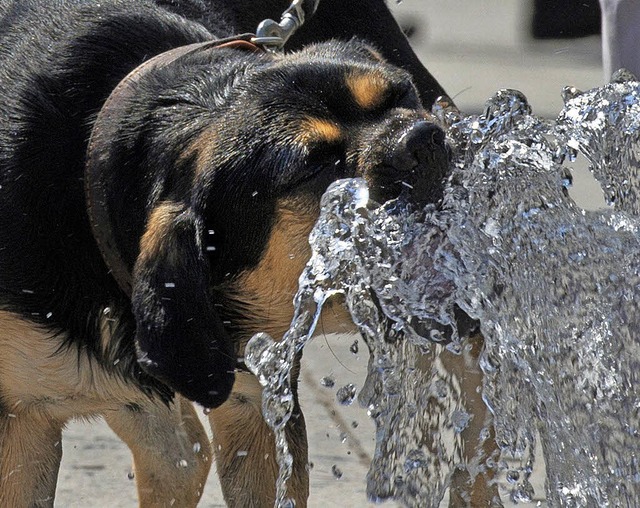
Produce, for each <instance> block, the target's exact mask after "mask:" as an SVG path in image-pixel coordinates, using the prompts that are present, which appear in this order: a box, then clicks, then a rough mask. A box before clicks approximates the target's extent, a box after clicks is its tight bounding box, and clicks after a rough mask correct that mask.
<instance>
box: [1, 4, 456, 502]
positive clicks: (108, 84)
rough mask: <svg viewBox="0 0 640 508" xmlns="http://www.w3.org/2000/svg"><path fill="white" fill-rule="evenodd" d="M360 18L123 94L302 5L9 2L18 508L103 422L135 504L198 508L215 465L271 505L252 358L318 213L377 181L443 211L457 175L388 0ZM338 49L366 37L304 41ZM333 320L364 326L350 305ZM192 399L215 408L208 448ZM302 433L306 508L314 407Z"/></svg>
mask: <svg viewBox="0 0 640 508" xmlns="http://www.w3.org/2000/svg"><path fill="white" fill-rule="evenodd" d="M353 3H361V4H362V6H361V7H362V8H361V9H358V8H357V6H354V5H351V4H350V5H349V8H348V9H346V7H339V6H343V5H344V4H343V3H341V2H339V1H337V0H322V1H321V2H320V6H319V8H318V12H317V13H316V16H315V17H313V18H312V20H311V21H309V23H308V26H306V27H305V28H304V29H303V31H302V32H301V33H300V34H299V35H298V36H296V38H294V39H292V41H291V47H292V48H300V47H302V46H305V49H301V50H300V51H298V52H293V53H289V54H286V55H272V54H269V53H265V52H262V51H260V50H259V49H254V48H248V47H247V45H240V46H226V47H224V46H223V47H213V48H206V47H205V48H204V49H202V50H199V51H193V52H186V53H185V54H184V55H181V56H179V57H172V58H168V59H164V60H162V57H160V58H161V60H160V61H161V62H162V65H157V66H156V67H155V68H153V69H152V70H151V71H145V72H140V73H139V75H137V77H136V79H135V80H134V82H133V83H132V84H131V83H130V85H128V86H129V88H127V90H128V92H127V93H124V94H119V93H117V91H118V90H122V86H120V87H118V84H119V83H120V82H121V80H123V78H125V76H126V75H127V74H128V73H130V72H131V71H132V70H133V69H135V68H136V67H138V66H139V65H140V64H142V63H143V62H144V61H146V60H148V59H150V58H151V57H154V56H155V55H159V54H162V53H164V52H167V51H169V50H172V49H173V48H178V47H183V46H185V45H189V44H193V43H201V42H204V41H208V40H211V39H212V38H218V37H226V36H229V35H233V34H235V33H239V32H245V31H253V30H254V28H255V24H256V23H257V22H258V21H260V20H261V19H262V18H266V17H277V16H278V15H279V13H280V12H281V11H282V10H283V9H284V8H286V4H285V2H281V1H273V0H269V1H265V2H249V1H248V0H246V1H243V0H239V1H235V2H230V1H229V2H227V1H224V2H206V3H205V2H199V1H195V0H194V1H187V0H185V1H178V0H175V1H166V2H163V1H157V2H153V1H141V0H102V1H100V2H98V1H95V2H92V1H80V2H79V1H71V0H69V1H63V0H53V1H52V0H18V1H15V2H7V1H5V2H2V3H0V16H1V17H2V19H1V21H0V92H1V97H2V100H1V101H0V115H1V116H0V195H1V199H0V207H1V210H0V246H1V248H0V309H1V310H0V505H1V506H47V505H51V504H52V503H53V498H54V494H55V486H56V479H57V472H58V467H59V462H60V457H61V447H60V439H61V431H62V428H63V426H64V425H65V422H67V421H68V420H69V419H71V418H74V417H90V416H93V415H103V416H104V417H105V419H106V421H107V422H108V423H109V425H110V426H111V428H112V429H113V430H114V431H115V432H116V433H117V434H118V435H119V436H120V437H121V438H122V439H123V440H124V441H125V442H126V443H127V445H128V446H129V447H130V448H131V450H132V452H133V456H134V464H135V471H136V481H137V485H138V492H139V497H140V503H141V505H143V506H166V505H170V504H174V505H175V506H192V505H195V504H196V503H197V501H198V499H199V498H200V495H201V492H202V488H203V486H204V483H205V481H206V477H207V474H208V471H209V468H210V463H211V457H212V456H213V455H215V460H216V461H217V467H218V473H219V475H220V479H221V483H222V488H223V491H224V495H225V499H226V500H227V502H228V503H229V504H230V505H233V506H272V505H273V501H274V483H275V477H276V469H277V468H276V464H275V461H274V453H273V446H274V445H273V437H272V435H271V434H270V432H269V429H268V428H267V427H266V425H265V423H264V422H263V421H262V418H261V414H260V399H261V389H260V386H259V384H258V382H257V380H256V379H255V378H254V377H253V376H252V375H251V374H250V373H248V372H247V371H246V370H245V369H244V368H243V366H242V364H241V363H238V358H241V357H242V355H243V350H244V346H245V344H246V341H247V340H248V339H249V338H250V337H251V336H252V335H253V334H254V333H256V332H260V331H265V332H268V333H270V334H272V335H273V336H274V337H279V336H281V335H282V333H283V332H284V331H285V330H286V329H287V328H288V326H289V322H290V320H291V317H292V313H293V309H292V303H291V301H292V296H293V294H294V293H295V291H296V288H297V278H298V276H299V274H300V272H301V271H302V268H303V267H304V264H305V263H306V261H307V260H308V258H309V248H308V245H307V241H306V239H307V236H308V234H309V232H310V230H311V227H312V226H313V223H314V221H315V219H316V218H317V215H318V212H319V200H320V196H321V195H322V193H323V192H324V190H325V189H326V188H327V186H328V185H329V184H330V183H331V182H332V181H334V180H336V179H339V178H345V177H353V176H363V177H365V178H366V179H367V180H368V181H369V184H370V186H371V192H372V196H373V197H374V198H375V199H377V200H379V201H384V200H386V199H390V198H394V197H396V196H398V195H399V194H400V193H402V192H409V191H408V190H407V189H408V188H409V187H408V186H404V185H403V184H402V182H406V183H409V184H410V185H411V186H412V187H413V189H414V190H413V191H412V195H411V196H408V197H409V198H410V199H413V200H415V201H418V202H420V203H425V202H428V201H435V200H437V199H438V198H439V196H440V192H441V188H442V181H443V178H444V177H445V171H446V168H447V155H446V149H445V146H444V136H443V134H442V132H441V131H440V129H439V128H438V127H437V126H435V125H434V124H433V122H432V119H431V118H430V116H429V114H428V113H426V112H425V110H424V109H423V106H422V103H421V100H420V96H419V94H421V98H422V101H423V102H424V103H427V104H428V103H430V102H431V101H432V100H433V99H434V97H435V95H437V94H440V93H441V89H440V88H439V86H438V85H437V83H436V82H435V81H434V80H433V78H431V77H430V75H429V74H428V73H427V72H426V71H425V70H424V69H423V68H422V67H421V66H420V64H419V62H418V61H417V60H416V58H415V55H413V53H411V51H410V48H409V46H408V45H407V43H406V40H404V38H403V37H402V35H401V33H400V31H399V29H398V28H397V25H395V23H394V22H393V20H392V18H391V15H390V14H389V12H388V10H387V9H386V7H385V6H384V4H383V2H382V0H380V1H378V0H367V1H365V0H358V1H357V2H356V1H355V0H354V2H353ZM256 4H258V5H256ZM367 7H368V9H367ZM346 10H348V11H349V13H350V14H349V15H350V16H351V19H348V18H347V13H346V12H345V11H346ZM356 12H360V14H358V15H359V16H364V18H368V20H369V21H370V22H371V21H372V20H374V21H376V22H379V21H382V22H383V23H387V26H386V27H385V28H384V29H380V33H376V32H375V31H374V32H372V33H371V34H365V33H357V32H356V31H354V29H353V28H355V27H363V26H364V27H366V26H372V25H373V23H366V22H364V21H366V19H365V20H360V21H359V22H354V20H353V13H356ZM370 16H371V18H369V17H370ZM389 34H391V38H392V39H393V38H394V37H396V38H397V41H398V43H397V45H396V46H395V49H397V52H396V51H390V53H389V54H388V55H387V54H384V51H385V50H384V45H383V44H385V43H388V41H389V37H390V35H389ZM353 35H360V36H366V35H371V37H370V39H373V40H374V42H377V43H378V46H379V48H382V49H374V48H373V46H370V45H368V44H366V43H364V42H360V41H358V40H352V39H351V36H353ZM333 36H339V37H341V38H343V39H344V38H345V37H346V38H347V39H348V40H347V42H338V41H330V42H324V43H321V44H316V45H310V46H307V44H308V43H310V42H314V41H316V40H320V39H327V38H331V37H333ZM385 57H386V58H388V59H389V61H391V62H393V63H396V64H399V65H402V66H405V67H406V68H407V69H408V70H410V71H413V72H416V73H417V74H415V76H416V79H417V83H418V85H419V86H418V89H416V87H415V86H414V84H413V83H412V80H411V78H410V75H409V73H408V72H406V71H403V70H401V69H399V68H397V67H394V66H392V65H391V64H390V63H389V62H387V61H385ZM117 87H118V88H117ZM114 89H116V92H114ZM112 92H113V93H114V94H115V98H114V95H112V98H111V99H109V101H110V102H108V103H107V104H108V105H109V106H108V107H106V106H105V101H106V100H107V98H108V97H109V96H110V95H111V94H112ZM103 107H105V108H106V110H107V111H105V110H104V109H103ZM101 109H102V110H103V111H102V112H101ZM96 118H99V119H100V120H99V121H98V122H97V125H98V126H96ZM92 131H93V134H92ZM90 137H91V139H92V142H91V146H90V149H89V155H88V156H86V153H87V150H88V141H89V139H90ZM96 168H97V169H96ZM105 232H106V233H105ZM114 259H115V262H114ZM330 322H334V329H336V330H339V329H341V327H342V326H348V327H350V326H351V325H350V320H349V319H348V317H347V316H346V314H345V313H344V312H343V311H341V310H340V308H339V306H335V308H334V309H332V312H331V316H329V317H328V318H327V319H326V320H325V328H327V327H329V326H330ZM176 394H177V395H176ZM183 397H185V398H183ZM186 399H189V400H191V401H195V402H197V403H199V404H202V405H204V406H205V407H210V408H216V409H213V410H212V411H211V415H210V420H211V424H212V428H213V432H214V445H215V446H214V448H213V453H212V448H211V446H210V444H209V443H208V439H207V436H206V433H205V432H204V429H202V427H201V425H200V423H199V421H198V419H197V415H196V414H195V412H194V408H193V406H192V404H191V403H190V402H189V401H188V400H186ZM288 431H289V435H290V440H291V443H292V445H291V446H292V451H293V453H294V474H293V478H292V480H291V482H290V487H289V493H290V494H291V495H292V496H293V497H294V498H295V499H296V501H297V504H298V506H304V505H305V504H306V498H307V495H308V475H307V472H306V463H307V451H306V450H307V447H306V434H305V428H304V419H303V417H302V413H301V412H300V410H299V408H298V407H297V404H296V415H295V417H294V418H293V419H292V420H291V422H290V425H289V428H288ZM241 450H242V451H246V452H247V454H246V456H244V455H243V456H239V454H238V451H241ZM176 464H179V465H180V467H176Z"/></svg>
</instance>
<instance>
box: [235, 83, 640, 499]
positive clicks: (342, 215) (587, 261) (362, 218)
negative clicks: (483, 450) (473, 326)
mask: <svg viewBox="0 0 640 508" xmlns="http://www.w3.org/2000/svg"><path fill="white" fill-rule="evenodd" d="M563 97H564V99H565V107H564V108H563V110H562V111H561V112H560V113H559V115H558V118H557V119H556V121H544V120H542V119H540V118H537V117H536V116H535V115H533V114H532V113H531V107H530V106H529V104H528V103H527V101H526V99H525V97H524V96H523V95H522V94H521V93H520V92H517V91H510V90H503V91H500V92H498V93H496V94H495V95H494V96H493V97H491V98H490V99H489V100H488V101H487V105H486V109H485V111H484V113H483V114H482V115H479V116H462V115H460V114H459V113H458V112H457V111H456V110H454V109H453V108H450V107H447V105H446V104H440V105H437V106H436V107H435V109H434V113H435V114H436V116H438V118H439V119H440V121H441V123H442V124H443V126H445V128H446V130H447V136H448V138H449V141H450V143H451V145H452V147H453V153H454V158H453V162H452V166H453V167H452V176H451V178H450V180H449V183H448V186H447V189H446V191H445V198H444V202H443V205H442V206H441V207H439V208H438V209H436V208H435V207H432V206H430V207H427V208H426V209H425V210H420V211H417V212H416V211H412V210H411V209H410V208H409V207H407V206H404V205H403V204H402V203H400V202H390V203H387V204H385V205H384V206H381V207H373V206H372V205H371V204H370V203H369V201H368V191H367V187H366V184H365V183H364V181H362V180H358V179H354V180H345V181H341V182H338V183H336V184H334V185H333V186H332V187H331V188H330V189H329V190H328V191H327V193H326V194H325V196H324V201H323V213H322V215H321V217H320V219H319V221H318V223H317V225H316V227H315V229H314V231H313V233H312V235H311V238H310V242H311V246H312V250H313V255H312V258H311V260H310V262H309V263H308V265H307V267H306V269H305V271H304V273H303V274H302V276H301V278H300V290H299V292H298V294H297V296H296V299H295V305H296V314H295V318H294V320H293V323H292V326H291V329H290V330H289V332H288V333H287V334H286V335H285V337H284V338H282V340H277V341H274V340H273V339H272V338H270V337H268V336H266V335H264V334H259V335H257V336H256V337H254V339H252V341H251V343H250V345H249V347H248V348H247V352H246V362H247V365H249V367H250V368H251V369H252V371H253V372H254V373H255V374H256V375H257V376H258V377H259V379H260V381H261V383H262V385H263V386H264V387H265V390H264V402H263V410H264V414H265V418H266V420H267V422H268V423H269V425H270V426H271V427H272V428H273V429H274V431H275V432H276V436H277V442H278V456H279V461H280V464H281V468H280V479H279V482H278V495H277V501H276V506H287V503H288V502H289V501H288V500H287V496H286V479H287V478H288V475H289V474H290V470H291V458H290V456H289V455H288V447H287V443H286V439H285V437H284V426H285V425H286V422H287V420H288V418H289V415H290V413H291V410H292V404H293V400H292V395H291V389H290V369H291V366H292V364H293V359H294V356H295V354H296V352H297V351H299V350H300V349H301V348H303V347H304V345H305V344H306V342H307V341H308V340H310V337H311V335H312V333H313V331H314V328H315V324H316V322H317V320H318V317H319V313H320V311H321V308H322V305H323V303H324V302H325V300H326V299H327V298H329V297H331V296H332V295H333V294H335V293H342V294H344V295H345V297H346V302H347V306H348V308H349V310H350V312H351V315H352V317H353V320H354V322H355V323H356V324H357V326H358V327H359V329H360V331H361V334H362V335H363V337H364V339H365V342H366V343H367V345H368V347H369V351H370V362H369V369H368V370H369V372H368V377H367V380H366V383H365V386H364V387H363V389H362V390H361V392H360V394H359V396H358V397H359V401H360V403H361V404H363V405H365V407H367V408H368V413H369V415H370V416H371V417H372V418H373V419H374V420H375V422H376V428H377V434H376V443H377V444H376V452H375V456H374V459H373V463H372V465H371V469H370V472H369V476H368V480H367V492H368V495H369V497H370V498H371V499H373V500H382V499H389V498H394V499H396V500H398V501H400V502H401V503H402V504H404V505H406V506H420V507H425V506H438V504H439V502H440V500H441V499H442V497H443V496H444V494H445V492H446V489H447V487H448V484H449V481H450V478H451V474H452V471H453V468H454V467H455V466H456V464H459V463H460V461H462V460H463V458H462V456H461V452H460V446H459V435H460V432H461V431H462V430H463V429H464V428H465V427H466V425H467V424H468V422H469V418H470V416H469V414H468V409H469V408H466V407H465V403H464V400H463V397H461V395H460V393H459V389H458V388H457V385H456V383H455V382H454V380H452V376H451V375H450V374H451V373H448V372H447V369H446V366H445V365H444V363H443V362H442V361H440V359H441V355H442V354H443V353H444V352H446V353H447V354H451V353H453V354H461V352H462V351H463V349H464V348H465V341H464V340H463V339H461V338H460V337H459V336H458V332H457V328H456V318H455V316H456V313H457V311H456V309H457V308H460V309H462V310H464V312H466V314H468V315H469V316H471V317H472V318H473V319H476V320H478V321H479V322H480V327H481V331H482V334H483V336H484V340H485V348H484V352H483V354H482V356H481V359H480V364H481V367H482V370H483V372H484V374H485V381H484V386H483V396H484V400H485V402H486V404H487V406H488V407H489V409H490V410H491V413H492V414H493V420H494V421H493V427H494V429H495V434H496V440H497V443H498V445H499V447H500V449H501V450H502V452H503V454H504V455H505V456H507V455H508V456H511V457H516V458H518V459H520V466H519V467H516V466H513V464H512V463H511V465H509V466H507V463H506V462H503V461H497V462H496V463H495V464H494V467H495V468H496V469H508V471H506V475H507V480H508V481H509V483H511V485H512V492H511V498H512V500H514V501H520V502H523V501H527V500H530V499H531V498H532V495H533V492H532V487H531V485H530V484H529V477H530V475H531V473H532V471H533V470H534V469H535V468H536V467H540V465H539V464H536V462H535V460H534V455H533V450H534V448H535V446H536V442H537V441H538V440H539V443H540V445H541V448H542V451H543V455H544V460H545V465H546V478H547V481H546V493H544V494H545V496H546V499H547V502H548V503H549V504H550V505H552V506H598V507H599V506H640V388H639V387H640V379H639V378H640V338H639V336H638V331H639V330H640V313H639V312H638V311H637V301H638V297H640V263H639V261H638V260H639V259H640V236H639V231H640V229H639V228H640V200H639V198H640V189H639V186H640V180H639V179H638V175H637V172H638V170H639V168H640V162H639V161H640V84H639V83H638V82H636V81H623V80H622V79H620V80H619V82H612V83H610V84H608V85H606V86H604V87H601V88H598V89H594V90H590V91H587V92H584V93H581V92H579V91H577V90H575V89H571V88H567V89H565V90H564V91H563ZM578 156H581V157H585V158H586V160H587V161H588V164H589V168H590V170H591V171H592V173H593V175H594V177H595V178H596V179H597V180H598V181H599V182H600V184H601V186H602V189H603V192H604V195H605V199H606V201H607V203H608V206H607V207H606V208H604V209H601V210H595V211H593V210H592V211H587V210H583V209H582V208H580V207H579V206H578V205H576V203H575V202H574V201H573V199H572V198H571V195H570V192H569V188H570V186H571V181H572V176H571V167H572V164H573V161H575V159H576V157H578ZM443 330H444V331H446V332H447V333H443ZM445 337H450V338H451V340H450V341H443V339H444V338H445ZM424 357H428V359H429V362H428V365H429V366H430V367H428V368H426V369H425V368H423V367H421V366H419V365H417V364H418V363H420V360H419V359H420V358H424ZM487 432H488V429H487Z"/></svg>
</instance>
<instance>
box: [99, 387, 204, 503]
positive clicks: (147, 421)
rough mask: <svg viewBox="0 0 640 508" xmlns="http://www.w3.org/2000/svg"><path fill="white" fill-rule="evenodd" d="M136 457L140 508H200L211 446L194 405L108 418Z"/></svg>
mask: <svg viewBox="0 0 640 508" xmlns="http://www.w3.org/2000/svg"><path fill="white" fill-rule="evenodd" d="M105 419H106V421H107V423H108V424H109V426H110V427H111V428H112V429H113V430H114V432H115V433H116V434H117V435H118V436H119V437H120V439H122V440H123V441H124V442H125V443H126V444H127V445H128V446H129V448H130V449H131V451H132V453H133V463H134V471H135V477H136V484H137V486H138V497H139V500H140V506H141V507H145V508H147V507H160V506H167V507H168V506H180V507H190V506H196V505H197V503H198V501H199V500H200V496H201V495H202V490H203V489H204V485H205V483H206V481H207V476H208V474H209V469H210V467H211V446H210V444H209V437H208V436H207V433H206V432H205V430H204V428H203V427H202V424H201V423H200V420H199V419H198V415H197V414H196V412H195V409H194V407H193V404H191V402H189V401H187V400H184V399H182V398H180V397H176V400H174V402H173V403H172V404H171V405H170V407H167V406H165V405H164V404H162V402H159V401H158V402H157V403H152V402H149V404H146V405H145V406H143V407H127V408H123V409H122V410H120V411H113V412H109V413H106V414H105Z"/></svg>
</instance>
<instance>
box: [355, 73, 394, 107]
mask: <svg viewBox="0 0 640 508" xmlns="http://www.w3.org/2000/svg"><path fill="white" fill-rule="evenodd" d="M345 80H346V84H347V87H348V88H349V90H350V91H351V95H353V98H354V100H355V102H356V104H358V106H360V107H361V108H362V109H374V108H376V107H378V106H380V105H381V104H382V103H383V102H384V100H385V99H386V97H387V94H388V92H389V82H388V81H387V80H386V79H385V78H384V76H383V75H382V74H381V73H378V72H375V71H370V72H351V73H349V74H347V76H346V78H345Z"/></svg>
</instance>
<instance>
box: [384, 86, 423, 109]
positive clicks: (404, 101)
mask: <svg viewBox="0 0 640 508" xmlns="http://www.w3.org/2000/svg"><path fill="white" fill-rule="evenodd" d="M389 102H390V106H391V107H393V108H407V109H415V108H419V107H420V99H419V98H418V94H417V93H416V90H415V88H414V87H413V86H412V85H411V84H410V83H404V84H403V86H401V87H399V88H398V89H397V90H396V91H395V93H394V94H392V95H391V98H390V101H389Z"/></svg>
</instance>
